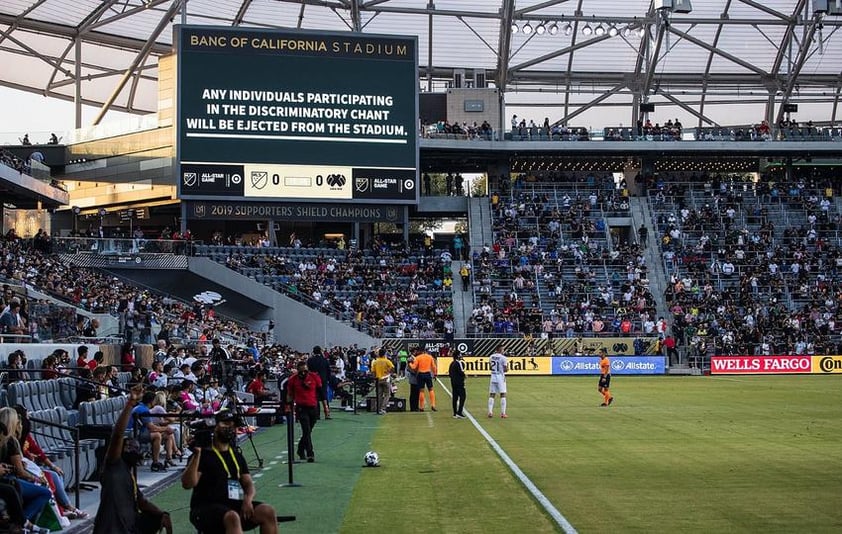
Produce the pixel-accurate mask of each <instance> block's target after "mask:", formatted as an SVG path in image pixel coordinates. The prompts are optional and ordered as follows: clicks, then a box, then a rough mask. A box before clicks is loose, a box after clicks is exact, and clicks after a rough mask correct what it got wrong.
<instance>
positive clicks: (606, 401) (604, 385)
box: [596, 347, 614, 406]
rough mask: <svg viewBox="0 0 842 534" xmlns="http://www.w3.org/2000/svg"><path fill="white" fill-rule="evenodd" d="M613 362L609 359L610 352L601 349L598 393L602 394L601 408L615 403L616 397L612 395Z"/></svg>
mask: <svg viewBox="0 0 842 534" xmlns="http://www.w3.org/2000/svg"><path fill="white" fill-rule="evenodd" d="M610 387H611V360H609V359H608V351H607V350H605V348H604V347H603V348H601V349H599V385H598V386H597V388H596V389H597V391H599V392H600V394H602V404H600V406H610V405H611V403H612V402H614V397H613V395H611V390H610V389H608V388H610Z"/></svg>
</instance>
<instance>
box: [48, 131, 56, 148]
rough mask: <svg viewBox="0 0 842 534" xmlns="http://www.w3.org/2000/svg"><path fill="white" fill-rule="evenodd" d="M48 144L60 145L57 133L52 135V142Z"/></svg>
mask: <svg viewBox="0 0 842 534" xmlns="http://www.w3.org/2000/svg"><path fill="white" fill-rule="evenodd" d="M47 144H49V145H57V144H58V136H57V135H56V134H55V132H53V133H51V134H50V140H49V141H47Z"/></svg>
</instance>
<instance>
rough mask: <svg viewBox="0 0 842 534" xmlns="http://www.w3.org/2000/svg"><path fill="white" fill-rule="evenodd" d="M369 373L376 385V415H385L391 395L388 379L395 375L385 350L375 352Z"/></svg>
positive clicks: (393, 367)
mask: <svg viewBox="0 0 842 534" xmlns="http://www.w3.org/2000/svg"><path fill="white" fill-rule="evenodd" d="M371 373H372V374H373V375H374V379H375V381H376V382H375V383H376V385H377V413H378V414H379V415H386V407H387V406H389V397H390V396H391V395H392V388H391V384H390V380H389V379H390V378H391V377H392V375H393V374H394V373H395V365H394V364H393V363H392V362H391V361H389V358H388V357H387V355H386V349H384V348H381V349H380V350H379V351H378V352H377V358H375V359H374V361H373V362H371Z"/></svg>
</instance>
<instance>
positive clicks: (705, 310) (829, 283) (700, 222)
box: [649, 173, 842, 361]
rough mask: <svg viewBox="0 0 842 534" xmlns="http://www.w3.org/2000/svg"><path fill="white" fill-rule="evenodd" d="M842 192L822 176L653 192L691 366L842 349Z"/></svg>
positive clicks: (724, 180)
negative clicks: (731, 357) (841, 198)
mask: <svg viewBox="0 0 842 534" xmlns="http://www.w3.org/2000/svg"><path fill="white" fill-rule="evenodd" d="M837 193H838V190H837V189H836V188H835V186H834V183H833V180H832V179H831V177H829V176H822V175H821V174H820V173H814V174H800V173H799V174H797V175H796V176H795V177H794V178H793V179H791V180H789V181H787V180H786V179H784V178H783V175H781V174H769V175H764V176H762V177H761V179H760V181H759V182H757V183H754V182H745V181H743V180H742V179H734V178H732V177H728V176H713V175H711V176H696V177H695V179H693V180H692V182H690V183H683V184H682V183H679V182H674V181H673V182H671V181H669V180H660V181H658V182H656V183H654V184H653V185H652V187H651V189H650V191H649V196H650V202H651V203H652V206H653V211H654V213H656V224H657V227H658V232H659V234H660V235H659V238H660V239H659V247H660V249H661V252H662V254H663V257H664V261H665V266H666V271H667V273H668V276H669V284H668V285H667V288H666V291H665V294H664V299H665V302H666V304H667V306H668V308H669V311H670V313H671V315H672V317H671V319H672V321H671V322H672V328H671V333H672V334H673V335H674V337H675V341H676V343H677V345H678V346H679V347H686V350H687V351H688V353H689V355H690V357H691V361H696V360H699V359H701V358H703V357H704V356H705V355H707V354H709V353H711V352H716V353H726V354H828V353H833V354H838V353H839V352H840V350H842V343H840V336H839V325H840V315H839V314H840V306H839V305H840V299H842V286H840V284H839V283H838V281H837V280H838V276H837V274H838V272H839V270H840V268H842V249H840V246H839V231H840V230H842V216H840V213H839V209H838V206H837V204H836V200H835V197H836V195H837Z"/></svg>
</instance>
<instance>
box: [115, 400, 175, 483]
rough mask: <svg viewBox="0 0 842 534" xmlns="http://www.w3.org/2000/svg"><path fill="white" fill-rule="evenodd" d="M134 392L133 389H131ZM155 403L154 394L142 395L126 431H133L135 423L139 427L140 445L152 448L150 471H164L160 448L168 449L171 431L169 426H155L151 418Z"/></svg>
mask: <svg viewBox="0 0 842 534" xmlns="http://www.w3.org/2000/svg"><path fill="white" fill-rule="evenodd" d="M132 391H134V388H132ZM154 401H155V392H153V391H147V392H146V393H144V394H143V397H142V401H141V403H140V404H138V405H137V406H136V407H135V408H134V409H133V410H132V413H131V418H130V419H129V422H128V426H127V427H126V428H127V429H128V430H133V429H134V425H135V422H137V424H139V425H140V429H139V431H138V439H139V441H140V443H149V444H151V446H152V466H151V469H152V471H166V470H167V467H166V465H164V464H163V463H161V461H160V459H161V447H162V445H163V446H164V447H169V442H170V441H172V439H173V434H174V433H173V430H172V429H171V428H170V427H169V426H165V425H157V424H155V423H154V421H153V418H152V417H151V415H150V414H151V411H150V410H151V407H152V403H153V402H154Z"/></svg>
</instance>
